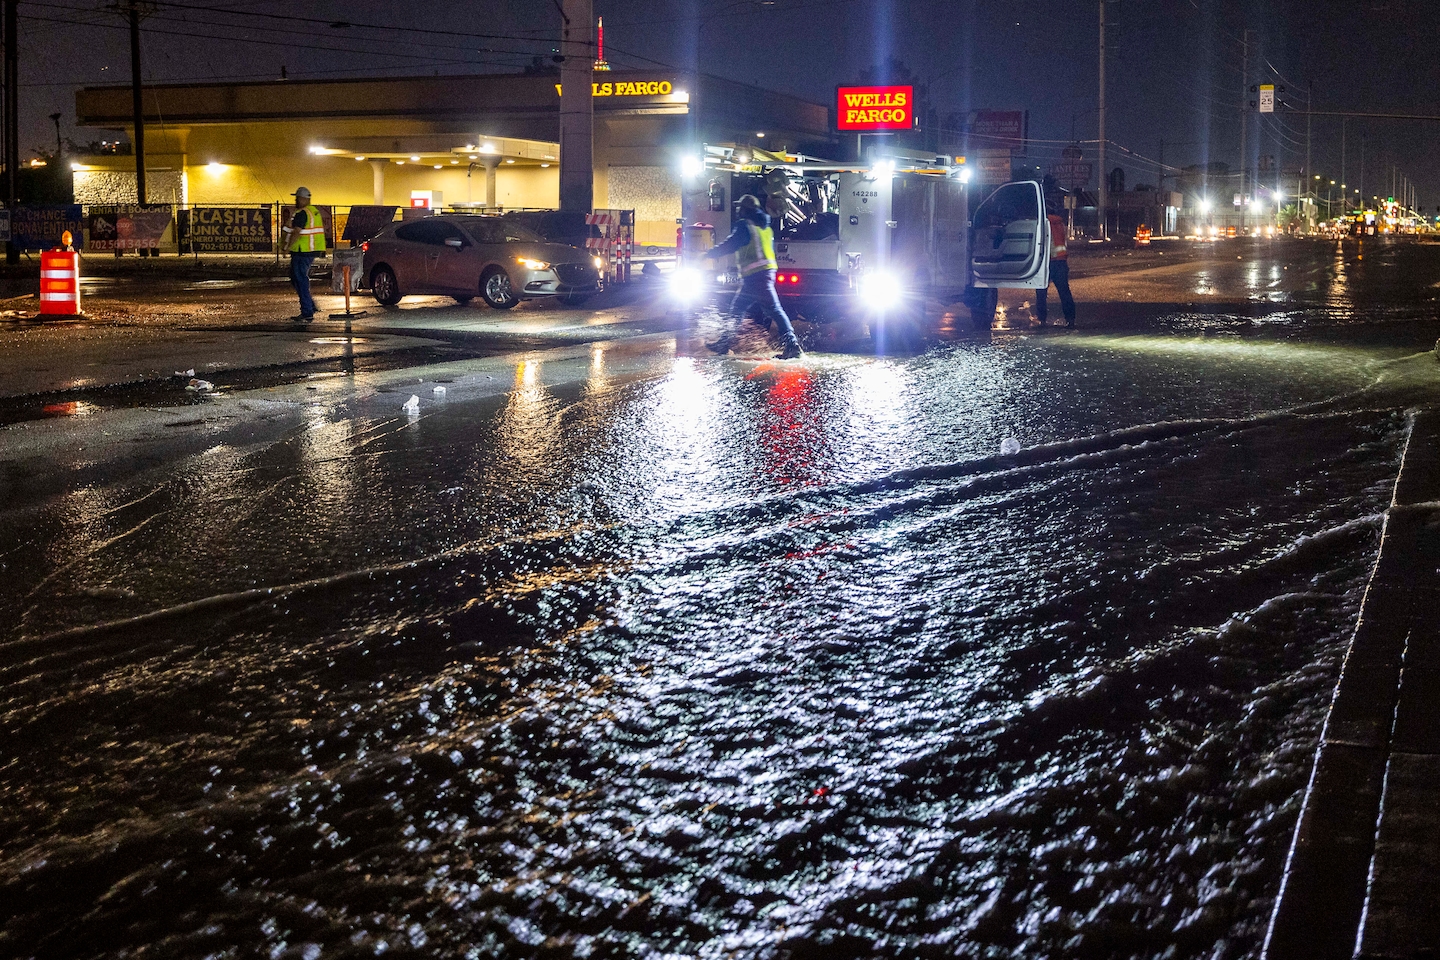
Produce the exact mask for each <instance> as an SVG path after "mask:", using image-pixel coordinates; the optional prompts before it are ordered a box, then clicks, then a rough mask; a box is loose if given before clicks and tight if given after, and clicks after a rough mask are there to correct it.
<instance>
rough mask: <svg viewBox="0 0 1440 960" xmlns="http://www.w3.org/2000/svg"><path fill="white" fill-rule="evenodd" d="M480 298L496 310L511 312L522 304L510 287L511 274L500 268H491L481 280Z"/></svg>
mask: <svg viewBox="0 0 1440 960" xmlns="http://www.w3.org/2000/svg"><path fill="white" fill-rule="evenodd" d="M480 296H482V297H484V298H485V302H486V303H488V304H490V306H492V307H494V308H495V309H496V310H509V309H510V308H511V307H513V306H515V304H517V303H519V302H520V298H519V297H517V296H515V291H514V289H513V288H511V286H510V274H508V273H506V272H505V271H504V270H502V269H500V268H499V267H491V268H490V269H489V270H486V271H485V275H484V276H483V277H481V278H480Z"/></svg>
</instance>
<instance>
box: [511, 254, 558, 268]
mask: <svg viewBox="0 0 1440 960" xmlns="http://www.w3.org/2000/svg"><path fill="white" fill-rule="evenodd" d="M515 262H516V263H518V264H520V266H522V267H524V268H525V269H526V270H549V269H550V264H548V263H546V262H545V261H544V260H531V259H530V258H529V257H516V258H515Z"/></svg>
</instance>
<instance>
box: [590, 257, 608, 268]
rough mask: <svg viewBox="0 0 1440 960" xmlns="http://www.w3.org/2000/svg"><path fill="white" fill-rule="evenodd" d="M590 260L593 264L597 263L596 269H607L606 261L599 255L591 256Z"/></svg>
mask: <svg viewBox="0 0 1440 960" xmlns="http://www.w3.org/2000/svg"><path fill="white" fill-rule="evenodd" d="M590 262H591V263H593V264H595V269H596V270H604V269H605V261H604V260H601V259H600V258H599V257H591V258H590Z"/></svg>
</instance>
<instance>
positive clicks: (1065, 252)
mask: <svg viewBox="0 0 1440 960" xmlns="http://www.w3.org/2000/svg"><path fill="white" fill-rule="evenodd" d="M1046 219H1048V220H1049V221H1050V259H1051V260H1066V259H1069V257H1070V248H1069V247H1068V246H1067V245H1066V242H1065V234H1066V232H1067V231H1066V230H1065V221H1064V220H1061V219H1060V218H1059V217H1057V216H1055V214H1053V213H1052V214H1050V216H1049V217H1047V218H1046Z"/></svg>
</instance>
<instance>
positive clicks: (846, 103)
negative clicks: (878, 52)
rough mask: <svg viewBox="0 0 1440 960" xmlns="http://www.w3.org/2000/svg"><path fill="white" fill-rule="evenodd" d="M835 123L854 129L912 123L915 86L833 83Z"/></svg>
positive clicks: (900, 127)
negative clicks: (865, 85)
mask: <svg viewBox="0 0 1440 960" xmlns="http://www.w3.org/2000/svg"><path fill="white" fill-rule="evenodd" d="M835 126H836V129H839V130H849V131H852V132H857V133H866V132H874V131H879V130H909V129H911V128H912V127H914V126H915V88H914V87H910V86H904V87H897V86H888V87H836V88H835Z"/></svg>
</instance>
